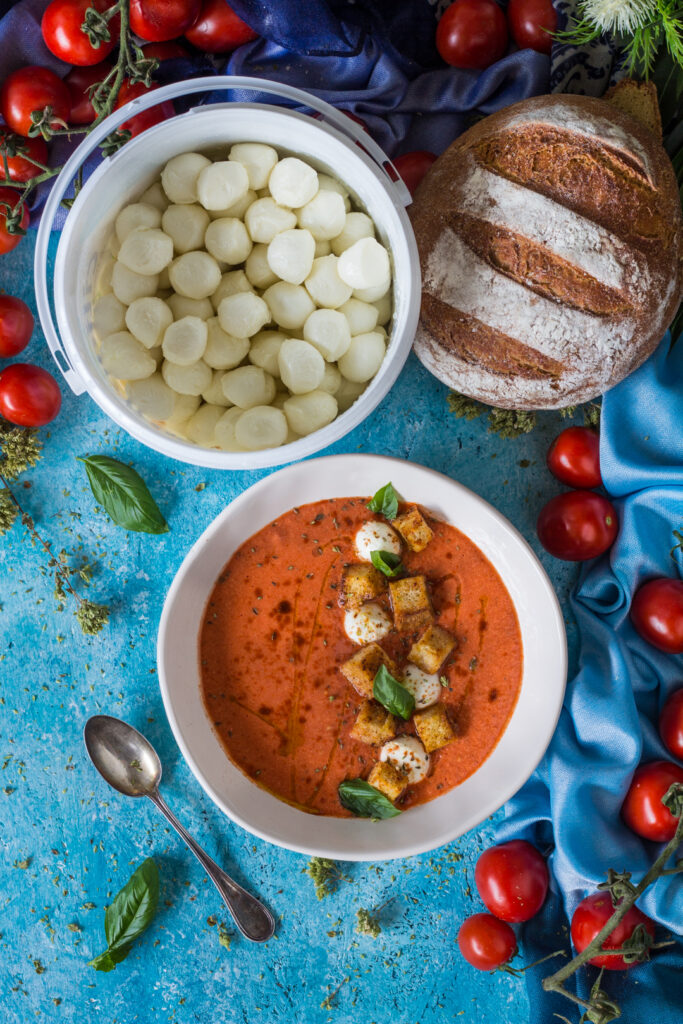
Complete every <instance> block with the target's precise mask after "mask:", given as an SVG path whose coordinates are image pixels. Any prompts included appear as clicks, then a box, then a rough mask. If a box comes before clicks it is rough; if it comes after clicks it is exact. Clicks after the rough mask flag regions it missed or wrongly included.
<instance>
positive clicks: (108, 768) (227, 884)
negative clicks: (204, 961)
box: [83, 715, 275, 942]
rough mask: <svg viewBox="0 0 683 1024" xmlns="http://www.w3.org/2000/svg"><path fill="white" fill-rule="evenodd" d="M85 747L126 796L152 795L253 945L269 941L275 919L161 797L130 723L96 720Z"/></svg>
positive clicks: (154, 768)
mask: <svg viewBox="0 0 683 1024" xmlns="http://www.w3.org/2000/svg"><path fill="white" fill-rule="evenodd" d="M83 738H84V740H85V747H86V750H87V751H88V755H89V757H90V760H91V761H92V763H93V764H94V765H95V767H96V768H97V770H98V772H99V773H100V775H101V776H102V778H103V779H104V780H105V782H108V783H109V785H110V786H112V788H113V789H116V790H118V792H119V793H123V795H124V796H136V797H137V796H148V797H149V799H150V800H151V801H152V803H153V804H154V805H155V806H156V807H158V808H159V810H160V811H161V813H162V814H163V815H164V817H165V818H167V820H168V821H169V822H170V823H171V825H173V828H174V829H175V830H176V832H177V833H178V835H179V836H180V838H181V839H183V840H184V841H185V843H186V844H187V845H188V846H189V848H190V849H191V850H192V852H193V854H194V855H195V857H196V858H197V860H198V861H199V863H200V864H201V865H202V867H203V868H204V870H205V871H206V873H207V875H208V876H209V878H210V879H211V881H212V882H213V884H214V885H215V886H216V888H217V889H218V891H219V893H220V894H221V896H222V898H223V902H224V903H225V905H226V907H227V908H228V910H229V911H230V913H231V914H232V916H233V918H234V920H235V924H236V925H237V927H238V928H239V930H240V931H241V932H242V934H243V935H245V936H246V937H247V938H248V939H251V941H252V942H265V941H266V939H269V938H270V937H271V936H272V934H273V932H274V931H275V920H274V918H273V915H272V914H271V913H270V911H269V910H267V909H266V908H265V907H264V906H263V904H262V903H259V901H258V900H257V899H256V897H255V896H252V895H250V893H248V892H247V891H246V890H245V889H243V888H242V886H241V885H238V884H237V882H234V881H233V880H232V878H230V876H229V875H226V873H225V871H223V870H222V869H221V868H219V867H218V865H217V864H216V863H215V862H214V861H212V860H211V858H210V857H209V856H207V854H206V853H205V852H204V850H202V848H201V846H198V845H197V843H196V842H195V841H194V839H193V838H192V836H191V835H190V834H189V832H186V831H185V829H184V828H183V826H182V825H181V824H180V822H179V821H178V819H177V818H176V816H175V815H174V814H173V813H172V812H171V811H170V810H169V808H168V807H167V806H166V804H165V803H164V801H163V800H162V798H161V796H160V795H159V789H158V786H159V782H160V780H161V761H160V760H159V756H158V754H157V752H156V750H155V749H154V747H153V746H152V744H151V743H150V742H149V741H148V740H146V739H145V737H144V736H143V735H142V734H141V733H139V732H138V731H137V729H134V728H133V726H132V725H128V723H127V722H122V721H121V719H120V718H113V717H112V716H111V715H93V716H92V718H89V719H88V721H87V722H86V723H85V729H84V730H83Z"/></svg>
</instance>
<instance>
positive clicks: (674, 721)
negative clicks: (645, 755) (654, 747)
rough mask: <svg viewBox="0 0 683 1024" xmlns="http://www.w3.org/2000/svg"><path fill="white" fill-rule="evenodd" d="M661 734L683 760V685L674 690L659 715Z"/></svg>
mask: <svg viewBox="0 0 683 1024" xmlns="http://www.w3.org/2000/svg"><path fill="white" fill-rule="evenodd" d="M659 735H660V736H661V737H662V742H663V743H664V746H665V747H666V749H667V750H668V751H669V752H670V753H671V754H673V756H674V757H677V758H679V760H681V761H683V687H682V688H681V689H680V690H674V692H673V693H672V694H671V696H670V697H669V699H668V700H667V701H666V703H665V704H664V707H663V708H662V713H661V714H660V716H659Z"/></svg>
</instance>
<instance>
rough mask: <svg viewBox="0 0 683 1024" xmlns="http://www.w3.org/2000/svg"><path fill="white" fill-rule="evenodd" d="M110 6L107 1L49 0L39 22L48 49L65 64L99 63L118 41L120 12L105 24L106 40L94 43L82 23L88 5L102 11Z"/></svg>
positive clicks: (87, 65) (84, 64) (83, 64)
mask: <svg viewBox="0 0 683 1024" xmlns="http://www.w3.org/2000/svg"><path fill="white" fill-rule="evenodd" d="M110 6H111V4H110V3H109V2H108V0H52V3H50V4H48V5H47V7H46V8H45V13H44V14H43V20H42V21H41V23H40V28H41V31H42V33H43V39H44V40H45V45H46V46H47V48H48V50H49V51H50V52H51V53H54V55H55V57H59V59H60V60H64V61H66V63H67V64H76V65H78V67H90V65H91V64H99V63H100V62H101V61H103V60H104V59H105V57H108V56H109V54H110V53H111V51H112V50H113V49H114V47H115V46H116V44H117V43H118V41H119V25H120V18H119V15H118V14H116V15H115V16H114V17H113V18H112V19H111V21H110V22H109V24H108V26H107V27H108V29H109V39H108V40H106V41H105V40H104V39H103V40H101V41H100V43H99V45H97V46H95V45H93V43H91V42H90V39H89V37H88V35H87V34H86V33H85V32H81V25H82V24H83V23H84V22H85V12H86V11H87V10H88V8H89V7H92V8H94V9H95V10H96V11H97V12H98V13H100V14H101V13H102V12H103V11H106V10H107V8H108V7H110Z"/></svg>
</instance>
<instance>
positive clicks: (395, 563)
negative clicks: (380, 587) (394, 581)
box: [370, 551, 406, 578]
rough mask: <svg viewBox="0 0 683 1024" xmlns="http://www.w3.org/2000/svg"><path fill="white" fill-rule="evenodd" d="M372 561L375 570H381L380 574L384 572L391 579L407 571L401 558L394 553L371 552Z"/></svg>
mask: <svg viewBox="0 0 683 1024" xmlns="http://www.w3.org/2000/svg"><path fill="white" fill-rule="evenodd" d="M370 561H371V562H372V564H373V565H374V567H375V569H379V571H380V572H383V573H384V575H385V576H389V577H390V578H391V577H393V576H398V575H399V574H400V573H402V572H405V571H406V567H405V565H404V564H403V562H402V561H401V556H400V555H395V554H394V552H393V551H371V552H370Z"/></svg>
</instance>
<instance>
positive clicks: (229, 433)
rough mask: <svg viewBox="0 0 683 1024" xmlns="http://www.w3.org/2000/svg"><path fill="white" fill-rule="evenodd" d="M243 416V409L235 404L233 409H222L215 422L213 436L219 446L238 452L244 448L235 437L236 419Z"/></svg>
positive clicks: (227, 450)
mask: <svg viewBox="0 0 683 1024" xmlns="http://www.w3.org/2000/svg"><path fill="white" fill-rule="evenodd" d="M241 416H244V409H240V408H239V407H238V406H235V408H233V409H228V411H227V412H226V411H225V410H224V411H223V415H222V416H221V418H220V419H219V420H218V422H217V423H216V426H215V429H214V432H213V436H214V441H215V442H216V444H217V445H218V447H219V448H222V449H223V451H226V452H240V451H243V450H244V449H243V448H242V447H241V445H239V444H238V443H237V438H236V437H235V426H236V424H237V421H238V419H239V418H240V417H241Z"/></svg>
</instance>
